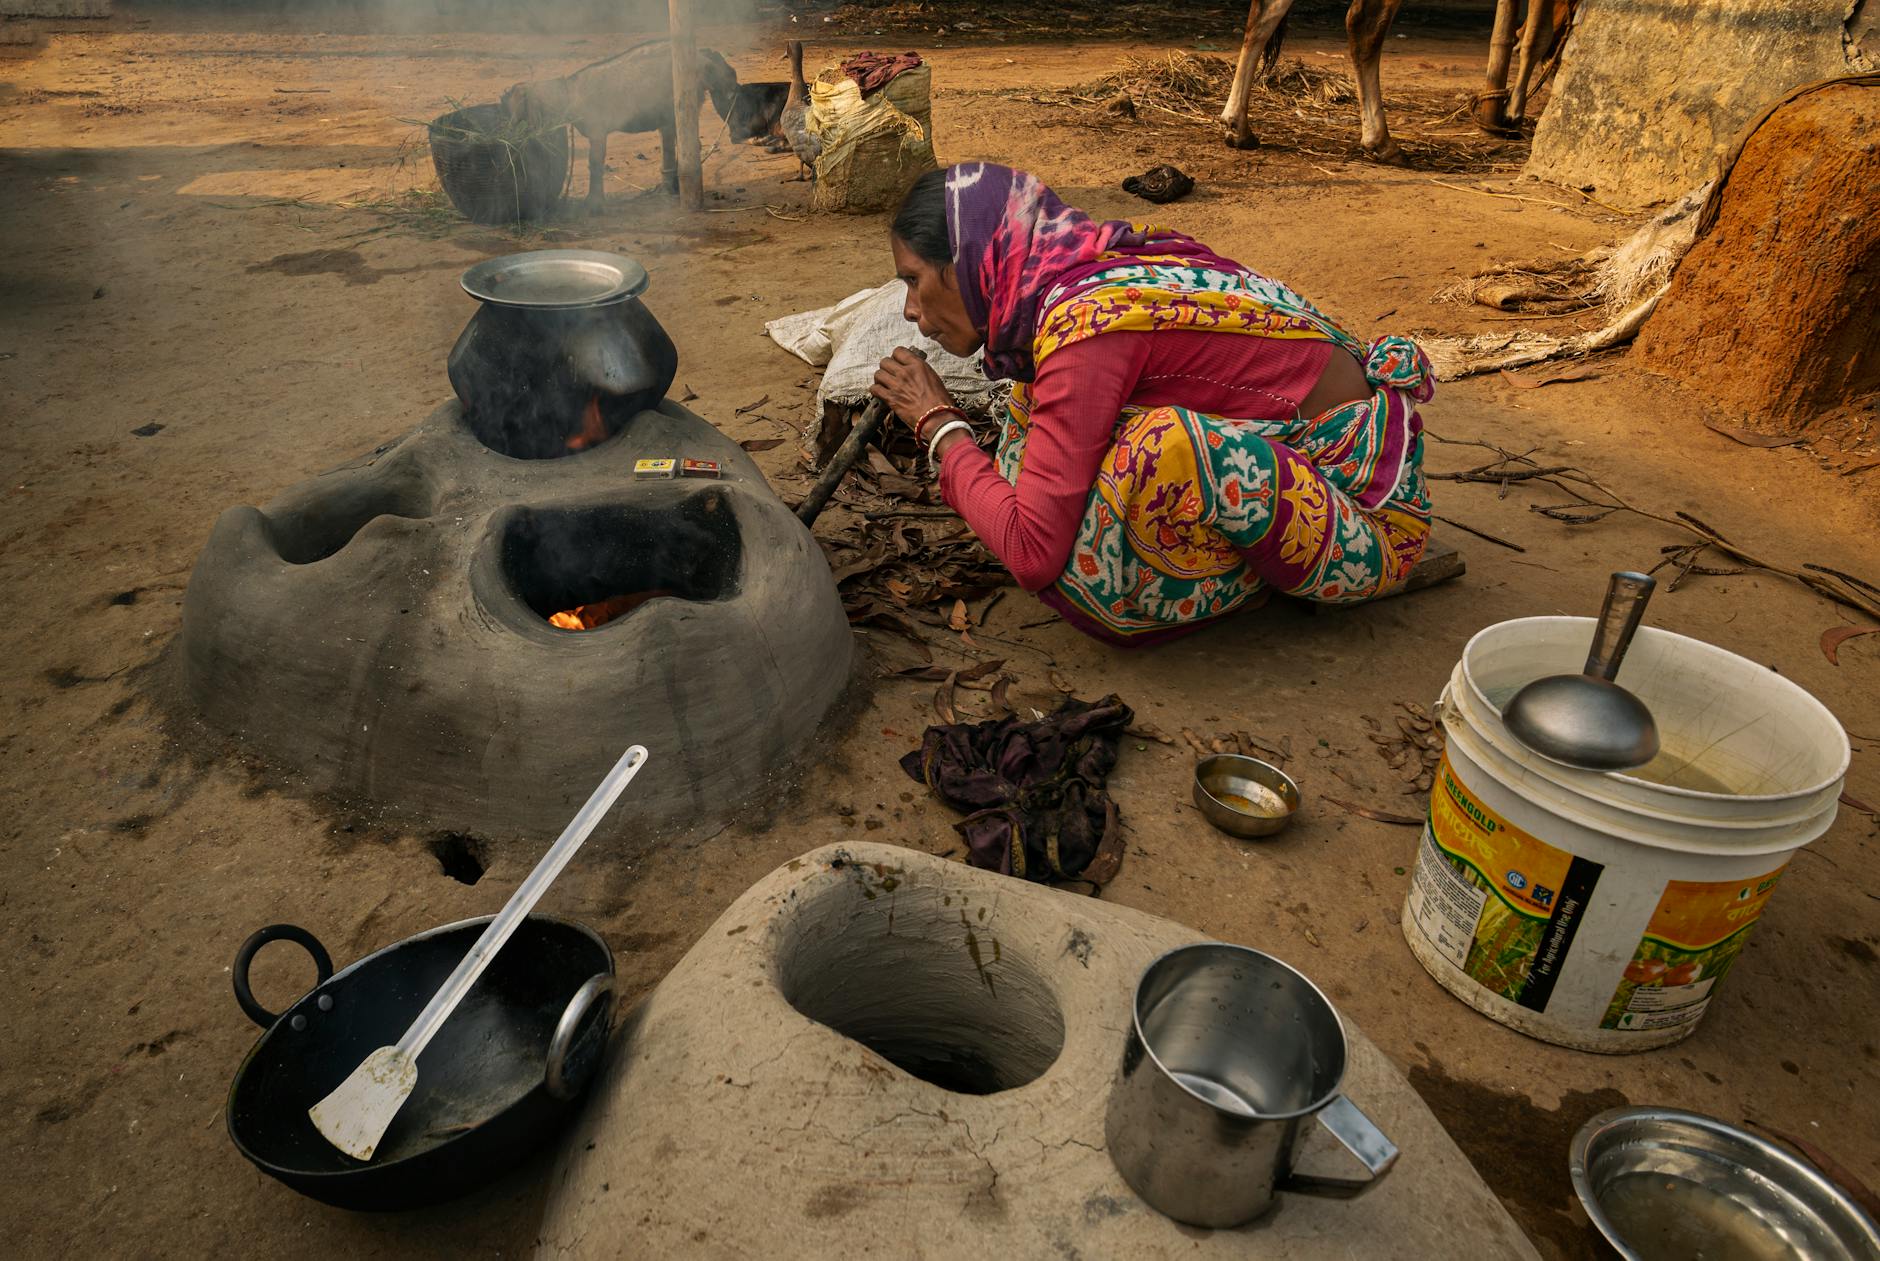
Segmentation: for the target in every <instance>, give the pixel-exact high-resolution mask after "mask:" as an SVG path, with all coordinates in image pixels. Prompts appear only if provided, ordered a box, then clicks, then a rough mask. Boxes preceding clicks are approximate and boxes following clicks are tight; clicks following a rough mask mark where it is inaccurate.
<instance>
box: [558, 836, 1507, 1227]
mask: <svg viewBox="0 0 1880 1261" xmlns="http://www.w3.org/2000/svg"><path fill="white" fill-rule="evenodd" d="M1197 940H1200V938H1199V937H1198V936H1197V934H1196V933H1195V932H1194V931H1193V930H1192V929H1188V928H1185V927H1183V926H1182V925H1180V924H1176V923H1173V922H1171V921H1168V920H1164V919H1158V918H1156V917H1154V916H1150V915H1145V914H1144V913H1142V912H1140V911H1134V910H1130V909H1128V908H1127V907H1120V906H1112V905H1110V904H1109V903H1107V902H1101V901H1098V900H1097V899H1094V898H1087V897H1079V896H1075V895H1072V894H1069V893H1064V892H1059V891H1057V890H1054V889H1048V888H1045V887H1044V886H1042V885H1037V884H1032V883H1029V882H1028V881H1024V880H1014V879H1012V878H1011V877H1009V876H999V875H994V874H992V873H991V872H986V871H980V870H978V869H977V868H973V867H968V866H966V865H965V864H963V863H957V862H947V861H944V860H942V859H939V858H935V857H933V856H932V855H929V854H924V853H919V852H917V851H913V850H907V849H898V848H895V847H893V846H888V845H875V844H866V843H863V844H850V845H846V846H829V847H827V848H824V849H819V850H815V851H813V852H811V853H808V854H804V855H802V856H801V857H799V858H796V859H793V860H791V861H790V862H789V863H786V864H785V865H784V866H782V867H780V868H778V869H777V870H776V871H774V872H772V873H771V874H770V875H768V876H766V877H765V878H764V879H762V880H760V881H759V882H758V883H757V884H755V885H753V886H752V887H751V888H750V889H749V890H748V891H747V892H745V893H744V895H743V896H741V897H740V898H739V899H738V900H737V901H736V902H735V903H733V904H732V906H731V907H730V909H728V910H727V911H726V912H725V913H724V915H723V916H721V917H720V918H719V920H718V921H717V923H715V924H713V925H712V926H711V927H710V928H708V929H706V930H705V933H704V935H703V936H701V937H700V938H699V940H698V942H697V944H695V945H694V946H693V947H692V949H691V950H690V951H688V952H687V954H686V956H685V958H683V959H682V960H680V961H679V964H678V965H677V966H676V967H674V968H673V970H672V971H671V972H670V973H668V974H667V975H666V978H665V979H664V980H663V981H661V982H660V984H659V987H658V988H657V989H655V990H654V991H653V992H652V993H651V994H650V995H649V996H648V997H647V998H646V999H644V1000H643V1001H642V1002H641V1004H640V1005H639V1007H638V1008H637V1009H636V1010H635V1011H634V1012H633V1014H632V1015H630V1016H628V1017H626V1018H625V1019H624V1021H623V1022H622V1032H621V1033H620V1035H619V1036H618V1037H617V1038H616V1039H615V1041H614V1044H613V1046H612V1048H611V1050H610V1052H609V1059H608V1062H607V1066H606V1067H605V1068H604V1069H603V1070H602V1076H601V1078H600V1080H598V1081H597V1082H596V1083H595V1087H594V1090H593V1093H592V1095H591V1096H590V1097H589V1099H588V1102H587V1104H586V1105H585V1107H584V1110H583V1112H582V1114H581V1117H580V1119H579V1120H578V1121H577V1123H576V1128H575V1131H574V1133H573V1134H572V1135H571V1136H570V1137H569V1139H568V1141H566V1142H565V1143H563V1145H562V1149H561V1156H560V1159H559V1164H558V1168H557V1169H556V1171H555V1175H554V1177H553V1178H552V1180H551V1182H550V1186H551V1188H552V1189H551V1191H550V1194H549V1198H548V1203H547V1206H546V1209H545V1212H544V1216H543V1221H542V1226H541V1230H540V1232H539V1233H538V1236H537V1251H536V1256H537V1257H538V1258H541V1259H544V1261H546V1259H547V1258H564V1259H570V1261H575V1259H580V1258H588V1257H596V1258H599V1257H609V1258H611V1257H616V1256H649V1257H665V1256H696V1255H707V1256H725V1257H743V1256H763V1257H768V1258H772V1259H773V1261H793V1259H795V1258H805V1259H809V1258H824V1257H846V1256H856V1257H860V1256H890V1257H901V1256H920V1257H1131V1258H1135V1257H1180V1258H1184V1259H1185V1261H1192V1259H1194V1258H1202V1259H1203V1261H1205V1259H1207V1258H1244V1257H1260V1258H1267V1259H1269V1261H1308V1259H1311V1261H1316V1259H1317V1258H1322V1257H1328V1256H1388V1257H1419V1258H1420V1257H1452V1256H1461V1257H1495V1258H1503V1257H1508V1258H1534V1257H1535V1255H1536V1254H1535V1252H1534V1250H1533V1249H1532V1248H1531V1247H1530V1246H1529V1245H1528V1242H1527V1240H1526V1239H1524V1238H1523V1237H1522V1235H1521V1231H1520V1229H1519V1228H1518V1227H1517V1226H1516V1225H1515V1224H1514V1222H1513V1220H1512V1219H1511V1218H1509V1216H1508V1214H1507V1211H1506V1210H1505V1209H1503V1208H1502V1206H1501V1204H1500V1202H1499V1201H1498V1200H1497V1199H1496V1198H1495V1194H1494V1192H1492V1191H1490V1190H1489V1189H1488V1187H1487V1186H1486V1185H1485V1184H1484V1183H1483V1182H1482V1180H1481V1178H1480V1177H1479V1176H1477V1174H1476V1172H1475V1170H1474V1169H1472V1168H1471V1167H1470V1165H1469V1162H1468V1160H1467V1158H1466V1157H1464V1156H1463V1154H1462V1152H1461V1151H1460V1150H1458V1148H1457V1147H1456V1145H1455V1143H1454V1142H1453V1141H1452V1140H1451V1139H1450V1137H1449V1136H1448V1134H1446V1133H1445V1132H1444V1130H1443V1127H1442V1125H1441V1124H1440V1123H1439V1122H1438V1121H1437V1119H1436V1118H1435V1116H1434V1115H1432V1114H1431V1112H1430V1110H1429V1108H1428V1107H1427V1106H1425V1105H1424V1103H1423V1101H1422V1100H1421V1099H1419V1098H1418V1097H1417V1094H1416V1092H1415V1091H1414V1090H1412V1089H1411V1087H1410V1084H1409V1083H1408V1082H1407V1081H1405V1080H1404V1078H1403V1076H1402V1074H1400V1073H1399V1072H1398V1071H1397V1069H1396V1068H1395V1067H1393V1066H1392V1064H1391V1062H1390V1061H1389V1060H1388V1059H1387V1058H1385V1056H1384V1054H1383V1052H1381V1051H1379V1050H1378V1049H1377V1047H1376V1046H1374V1045H1373V1044H1372V1043H1371V1042H1370V1040H1369V1039H1368V1038H1366V1037H1365V1036H1364V1034H1363V1032H1362V1031H1360V1030H1359V1029H1358V1028H1357V1026H1356V1025H1354V1024H1352V1023H1351V1022H1350V1021H1349V1020H1347V1021H1346V1022H1345V1032H1346V1035H1347V1037H1348V1038H1349V1041H1350V1049H1351V1055H1350V1061H1349V1069H1348V1072H1347V1075H1346V1078H1345V1091H1346V1093H1347V1094H1348V1095H1350V1096H1351V1098H1352V1099H1353V1100H1354V1101H1355V1102H1356V1103H1357V1104H1358V1106H1359V1107H1360V1108H1362V1109H1363V1110H1364V1111H1365V1113H1366V1114H1367V1115H1369V1116H1371V1117H1373V1118H1375V1119H1376V1120H1377V1122H1378V1124H1379V1125H1380V1126H1381V1127H1382V1128H1383V1129H1384V1131H1385V1132H1386V1133H1388V1134H1389V1135H1390V1136H1391V1137H1392V1138H1393V1139H1394V1140H1395V1141H1396V1143H1397V1145H1398V1146H1399V1147H1400V1148H1401V1149H1402V1153H1403V1154H1402V1156H1401V1158H1400V1159H1399V1160H1398V1162H1397V1165H1396V1168H1395V1169H1394V1170H1393V1171H1392V1172H1391V1174H1390V1176H1389V1177H1388V1178H1387V1179H1385V1180H1384V1181H1383V1182H1382V1183H1381V1184H1379V1185H1378V1186H1377V1188H1376V1189H1374V1190H1372V1191H1370V1192H1368V1193H1367V1194H1365V1195H1364V1196H1362V1197H1361V1198H1359V1199H1355V1200H1329V1199H1321V1198H1316V1197H1309V1196H1293V1195H1289V1194H1282V1196H1281V1197H1280V1202H1279V1204H1278V1205H1277V1206H1276V1207H1275V1208H1274V1210H1273V1211H1272V1212H1271V1213H1270V1214H1268V1215H1267V1216H1266V1217H1263V1218H1261V1219H1260V1220H1258V1221H1256V1222H1254V1223H1252V1224H1250V1225H1248V1226H1245V1227H1242V1228H1239V1229H1235V1230H1200V1229H1196V1228H1194V1227H1189V1226H1182V1225H1179V1224H1177V1223H1176V1222H1174V1221H1171V1220H1170V1219H1168V1218H1166V1217H1163V1216H1162V1215H1161V1214H1159V1213H1157V1212H1155V1211H1154V1210H1153V1209H1151V1208H1150V1207H1149V1206H1148V1205H1147V1204H1145V1203H1144V1202H1143V1201H1142V1200H1140V1199H1138V1198H1137V1197H1136V1195H1135V1193H1134V1192H1133V1191H1131V1190H1130V1188H1129V1185H1128V1184H1127V1183H1126V1182H1124V1181H1123V1178H1122V1175H1120V1174H1119V1173H1117V1171H1116V1168H1115V1166H1114V1165H1113V1164H1112V1163H1111V1161H1110V1156H1109V1152H1108V1151H1107V1149H1106V1147H1105V1136H1104V1115H1105V1112H1106V1109H1107V1103H1108V1095H1109V1091H1110V1088H1111V1083H1112V1079H1113V1078H1114V1076H1115V1074H1116V1070H1117V1065H1118V1063H1119V1061H1120V1060H1121V1058H1122V1054H1123V1037H1124V1030H1125V1029H1126V1028H1127V1027H1128V1025H1129V1022H1130V1019H1131V1015H1130V1003H1131V997H1132V995H1133V993H1134V989H1135V984H1136V979H1137V978H1138V977H1139V976H1140V975H1141V973H1142V970H1143V968H1144V967H1146V966H1147V965H1148V964H1149V963H1150V961H1152V960H1153V959H1155V958H1156V956H1158V955H1160V954H1161V953H1162V952H1164V951H1166V950H1168V949H1170V948H1172V947H1175V946H1180V945H1187V944H1189V943H1191V942H1194V941H1197ZM1250 944H1253V945H1256V946H1262V947H1267V948H1280V949H1283V948H1285V943H1263V942H1253V943H1250ZM1302 962H1303V960H1302ZM1298 1161H1299V1167H1300V1168H1302V1169H1304V1170H1306V1171H1309V1172H1314V1173H1322V1174H1327V1175H1330V1176H1334V1177H1337V1176H1347V1177H1348V1176H1352V1174H1353V1173H1356V1172H1357V1169H1356V1166H1355V1162H1353V1161H1352V1160H1351V1157H1350V1156H1348V1155H1346V1154H1345V1153H1344V1152H1342V1151H1341V1150H1340V1149H1338V1147H1337V1144H1336V1143H1335V1142H1333V1141H1332V1140H1331V1139H1330V1137H1329V1136H1328V1135H1326V1134H1324V1133H1321V1132H1319V1131H1317V1130H1314V1131H1313V1132H1311V1133H1310V1134H1308V1135H1307V1136H1305V1137H1304V1138H1303V1139H1302V1141H1301V1145H1300V1154H1299V1157H1298Z"/></svg>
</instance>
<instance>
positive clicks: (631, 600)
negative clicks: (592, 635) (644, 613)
mask: <svg viewBox="0 0 1880 1261" xmlns="http://www.w3.org/2000/svg"><path fill="white" fill-rule="evenodd" d="M671 594H672V592H670V591H666V590H658V591H634V592H631V593H629V594H627V595H610V596H608V597H607V598H606V599H605V600H596V601H595V602H594V603H592V604H577V605H575V606H574V607H573V608H571V609H563V610H562V611H561V612H559V613H551V614H549V615H548V624H549V625H550V626H558V627H560V628H561V629H562V630H571V631H581V630H593V629H594V628H595V627H596V626H605V625H606V624H607V623H609V622H611V621H613V620H614V619H615V618H617V617H625V616H626V615H627V614H629V613H631V612H633V610H635V609H637V608H639V607H640V606H641V605H642V604H645V603H646V602H647V601H648V600H655V599H658V598H659V597H660V596H663V595H671Z"/></svg>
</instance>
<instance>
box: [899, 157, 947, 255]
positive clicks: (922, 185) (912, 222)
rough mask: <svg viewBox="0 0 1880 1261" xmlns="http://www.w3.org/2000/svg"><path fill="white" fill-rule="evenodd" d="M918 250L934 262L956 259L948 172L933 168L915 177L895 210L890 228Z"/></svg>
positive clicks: (905, 242)
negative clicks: (949, 225) (949, 223)
mask: <svg viewBox="0 0 1880 1261" xmlns="http://www.w3.org/2000/svg"><path fill="white" fill-rule="evenodd" d="M889 231H891V232H893V233H894V235H895V236H897V237H899V238H900V240H901V241H902V242H903V243H904V244H905V245H906V246H907V248H908V249H910V250H913V251H914V253H915V254H917V255H919V256H920V257H921V258H924V259H926V260H927V261H928V262H930V263H933V264H936V265H938V264H941V263H950V262H952V261H953V242H952V239H951V238H950V237H949V236H948V235H947V173H946V172H945V171H944V170H940V171H929V172H927V173H926V174H925V175H923V176H921V177H920V178H919V179H917V180H915V181H914V187H912V188H910V189H908V190H907V196H905V197H903V198H902V199H901V208H900V209H899V210H897V211H895V212H894V223H893V224H892V226H891V227H890V228H889Z"/></svg>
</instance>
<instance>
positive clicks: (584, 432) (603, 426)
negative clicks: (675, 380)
mask: <svg viewBox="0 0 1880 1261" xmlns="http://www.w3.org/2000/svg"><path fill="white" fill-rule="evenodd" d="M605 441H607V422H606V421H605V420H603V419H602V418H601V396H600V395H598V394H596V395H595V396H594V397H593V398H590V399H589V400H588V405H587V407H586V408H585V409H583V410H582V412H581V432H580V433H578V434H575V435H574V436H573V437H571V438H569V439H568V449H569V450H570V451H585V450H587V449H588V448H589V447H591V446H593V445H595V444H596V443H599V442H605ZM568 629H569V630H574V629H576V628H575V627H572V626H571V627H569V628H568Z"/></svg>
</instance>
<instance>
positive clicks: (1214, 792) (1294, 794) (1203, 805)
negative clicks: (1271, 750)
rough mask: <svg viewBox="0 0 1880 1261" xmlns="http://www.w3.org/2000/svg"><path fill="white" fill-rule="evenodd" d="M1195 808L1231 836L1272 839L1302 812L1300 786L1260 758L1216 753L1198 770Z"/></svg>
mask: <svg viewBox="0 0 1880 1261" xmlns="http://www.w3.org/2000/svg"><path fill="white" fill-rule="evenodd" d="M1195 805H1196V807H1198V808H1199V809H1200V811H1201V813H1202V815H1203V816H1204V817H1205V818H1206V819H1207V821H1208V822H1209V823H1212V824H1213V825H1214V826H1215V827H1217V828H1219V829H1221V831H1223V832H1226V833H1229V834H1230V835H1233V836H1246V837H1254V836H1271V835H1273V833H1275V832H1277V831H1279V830H1280V829H1281V828H1283V827H1285V826H1286V824H1287V823H1288V822H1289V821H1290V820H1291V819H1292V817H1293V812H1294V811H1296V810H1297V809H1299V785H1297V784H1295V783H1293V782H1292V778H1291V777H1290V776H1289V775H1287V774H1286V772H1285V771H1282V770H1280V769H1279V767H1277V766H1269V765H1268V764H1267V763H1265V762H1262V761H1260V760H1259V759H1258V758H1251V757H1241V756H1240V755H1239V754H1237V753H1217V754H1215V755H1214V756H1213V757H1204V758H1202V759H1201V761H1200V762H1199V763H1197V764H1196V766H1195Z"/></svg>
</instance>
